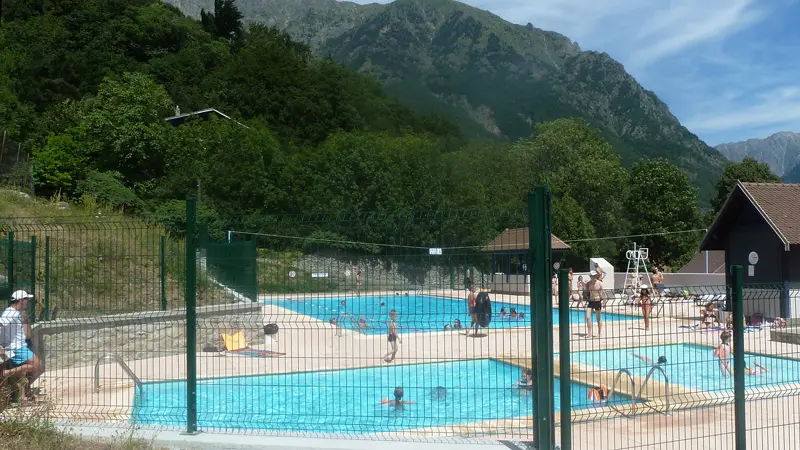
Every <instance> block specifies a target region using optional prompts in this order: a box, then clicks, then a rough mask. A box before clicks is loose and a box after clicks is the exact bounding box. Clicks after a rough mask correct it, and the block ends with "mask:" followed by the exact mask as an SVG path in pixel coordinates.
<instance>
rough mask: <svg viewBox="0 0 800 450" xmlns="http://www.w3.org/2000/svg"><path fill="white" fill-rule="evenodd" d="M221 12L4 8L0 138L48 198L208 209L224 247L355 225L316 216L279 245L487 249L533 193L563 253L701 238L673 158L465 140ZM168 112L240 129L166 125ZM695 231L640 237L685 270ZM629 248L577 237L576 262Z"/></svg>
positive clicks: (121, 3)
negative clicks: (343, 216)
mask: <svg viewBox="0 0 800 450" xmlns="http://www.w3.org/2000/svg"><path fill="white" fill-rule="evenodd" d="M223 3H225V4H226V5H227V7H226V8H227V9H225V10H217V11H207V12H204V14H203V17H202V20H201V21H198V20H194V19H191V18H186V17H184V16H183V15H182V13H181V12H180V11H178V10H177V9H176V8H174V7H171V6H168V5H165V4H163V3H161V2H159V1H156V0H137V1H130V0H128V1H125V0H58V1H56V0H28V1H19V0H16V1H6V2H4V3H3V8H4V11H3V17H4V20H3V24H2V28H0V45H2V48H3V49H4V51H3V54H2V56H1V57H0V58H2V60H1V61H0V62H1V63H2V66H0V99H2V103H1V105H2V106H0V129H3V130H6V131H7V132H8V133H10V134H11V135H12V136H13V137H14V139H15V140H18V141H20V142H22V143H23V145H24V146H25V147H26V148H27V149H29V151H31V152H32V155H33V159H34V175H35V179H36V188H37V194H39V195H45V196H51V195H54V194H57V195H61V196H63V197H66V198H70V199H74V200H76V201H80V200H81V199H82V198H92V199H93V200H94V199H96V200H98V201H101V202H104V203H106V204H108V205H111V206H114V207H116V208H119V209H123V210H124V211H125V212H126V213H128V214H135V215H142V216H148V217H153V218H156V219H159V220H163V221H165V222H167V223H171V224H172V225H177V226H176V227H175V228H174V229H175V230H178V229H179V228H180V223H181V221H182V220H184V208H185V203H184V202H185V198H186V196H187V195H197V196H198V197H199V199H200V205H201V210H200V214H201V216H202V217H203V220H204V221H206V222H207V223H208V224H209V226H210V231H211V232H212V233H214V234H216V235H217V236H220V237H221V235H222V233H223V232H224V230H228V229H246V230H252V231H265V230H271V231H275V230H276V225H275V224H276V223H277V222H276V219H275V217H276V216H275V215H283V217H286V216H287V215H296V214H301V213H304V214H305V213H325V214H330V213H348V214H350V215H349V216H348V217H355V218H356V219H352V220H351V221H350V222H348V223H347V224H346V226H345V225H342V224H339V225H338V226H332V225H331V223H330V222H326V220H325V219H324V217H330V216H324V215H321V216H319V217H323V219H315V220H313V221H311V220H310V221H308V222H307V223H306V224H305V225H304V227H303V228H302V229H301V228H293V229H291V230H281V231H283V232H287V233H289V232H291V233H296V234H303V235H309V234H312V233H317V234H320V233H322V235H324V236H326V237H328V238H329V239H330V240H336V239H339V238H341V239H342V240H347V239H350V240H361V239H366V238H368V240H369V242H386V243H389V242H400V241H402V242H403V243H405V244H407V245H412V244H413V245H418V246H423V247H424V246H436V245H443V243H444V245H451V246H458V245H461V246H469V245H482V244H485V243H486V242H488V240H489V239H491V238H492V237H494V235H495V234H496V233H498V232H500V231H502V230H503V229H504V228H506V227H512V226H519V225H520V224H523V225H524V223H525V220H524V218H525V216H526V214H525V204H526V201H527V192H529V191H530V189H531V188H532V187H533V186H534V185H536V184H538V183H547V184H548V185H549V186H550V187H551V188H552V190H553V192H554V194H555V195H554V203H553V211H554V217H553V223H554V232H555V233H556V234H557V235H559V236H560V237H562V238H563V239H581V240H585V239H591V238H594V237H597V236H619V235H624V234H626V233H628V232H631V231H633V232H640V231H642V230H644V231H656V232H658V231H665V230H676V229H693V228H697V227H698V226H699V222H698V221H699V217H700V215H699V213H698V208H697V205H698V201H697V195H698V193H697V189H695V188H693V187H692V186H691V185H690V183H689V179H688V177H687V176H686V174H684V173H682V172H681V171H680V170H679V169H678V168H677V167H675V166H674V165H672V164H670V163H669V162H668V161H666V160H663V159H654V160H648V159H645V160H642V161H640V162H639V163H638V164H637V165H636V166H634V168H633V169H632V172H631V173H630V174H629V173H628V172H627V171H626V169H624V168H623V165H622V160H621V158H620V156H619V153H618V152H617V151H615V149H614V148H613V147H612V146H611V145H610V144H609V143H608V142H606V141H605V139H604V135H603V133H602V132H601V131H600V130H598V129H595V128H592V127H591V126H590V125H589V124H588V123H587V122H585V121H583V120H581V119H578V120H572V119H558V120H555V121H551V122H544V123H539V124H535V126H534V125H532V126H531V130H530V133H529V134H530V136H531V137H530V138H526V139H519V140H516V141H514V142H512V143H497V142H494V143H490V142H484V141H479V140H468V139H467V138H465V137H464V136H462V135H461V133H460V131H459V127H458V126H457V125H456V124H454V123H452V122H450V121H448V120H446V119H444V118H442V117H441V116H437V115H432V114H429V115H420V114H416V113H414V112H412V111H411V110H410V109H408V108H407V107H405V106H403V104H401V103H400V101H398V100H397V99H395V98H393V97H391V96H389V95H387V94H386V93H384V91H383V90H382V88H381V85H380V83H379V82H378V81H377V80H376V79H375V78H372V77H369V76H365V75H361V74H358V73H356V72H354V71H352V70H350V69H347V68H345V67H343V66H341V65H339V64H336V63H335V62H333V61H332V60H330V59H320V58H317V57H314V56H312V54H311V51H310V49H309V47H308V46H306V44H303V43H299V42H296V41H294V40H292V39H291V38H290V37H289V36H288V35H287V34H285V33H284V32H282V31H279V30H276V29H273V28H267V27H265V26H261V25H252V26H249V27H244V26H243V24H242V21H241V15H240V14H239V13H238V11H237V10H236V8H235V7H233V5H235V4H234V3H233V2H223ZM405 100H408V99H406V98H401V101H405ZM176 108H180V111H182V112H189V111H194V110H199V109H202V108H216V109H218V110H220V111H222V112H223V113H225V114H227V115H229V116H231V117H232V118H234V119H235V120H226V119H224V118H217V119H211V120H208V121H203V120H194V121H190V122H188V123H185V124H183V125H181V126H173V125H172V124H171V123H170V122H168V121H166V120H165V118H167V117H169V116H172V115H174V114H175V112H176ZM654 195H657V196H658V198H653V196H654ZM659 199H682V200H681V201H680V202H678V201H670V202H664V201H660V200H659ZM499 210H503V211H505V212H504V213H502V214H500V213H498V211H499ZM414 211H417V212H419V211H425V212H426V214H424V215H423V216H424V217H425V219H424V220H421V219H420V220H418V219H415V217H423V216H420V215H415V214H418V213H414ZM453 211H460V213H458V214H454V213H453ZM508 211H512V212H513V213H508ZM357 214H366V215H368V216H369V217H370V218H371V219H370V220H369V221H365V220H360V219H357V218H358V217H365V216H358V215H357ZM376 218H377V219H376ZM287 223H288V222H287ZM697 237H699V236H693V235H665V236H656V237H653V238H650V239H649V241H648V242H646V243H647V244H648V245H650V246H651V248H653V250H651V254H653V255H654V258H655V260H656V262H658V263H660V264H672V265H677V264H679V263H680V262H681V261H683V260H685V259H686V257H687V256H690V255H691V253H692V251H693V250H694V248H693V244H694V242H695V241H696V239H697ZM640 243H641V242H640ZM627 245H628V242H626V241H625V240H603V241H581V242H576V243H574V245H573V247H574V251H573V253H572V254H571V255H570V258H571V259H572V260H573V261H581V262H584V263H585V261H586V257H587V256H588V255H590V254H592V255H596V254H597V252H602V253H603V254H605V255H619V251H618V250H620V249H624V248H625V246H627ZM360 250H361V251H369V252H381V251H385V250H384V249H382V248H373V247H369V246H366V247H363V248H361V249H360ZM658 255H662V256H658ZM612 257H614V256H612Z"/></svg>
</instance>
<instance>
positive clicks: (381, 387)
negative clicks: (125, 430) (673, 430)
mask: <svg viewBox="0 0 800 450" xmlns="http://www.w3.org/2000/svg"><path fill="white" fill-rule="evenodd" d="M519 376H520V369H519V368H518V367H514V366H512V365H510V364H505V363H501V362H498V361H494V360H491V359H480V360H471V361H456V362H445V363H430V364H415V365H398V366H383V367H375V368H365V369H348V370H335V371H327V372H305V373H292V374H278V375H260V376H251V377H236V378H219V379H209V380H200V381H198V385H197V395H198V408H197V409H198V426H199V427H201V428H241V429H261V430H273V431H284V432H318V433H349V434H358V433H376V432H385V431H399V430H407V429H414V428H421V427H433V426H445V425H456V424H461V423H470V422H479V421H484V420H491V419H503V418H512V417H525V416H530V415H531V414H532V413H533V406H532V403H533V402H532V398H531V392H530V391H527V390H524V389H516V388H511V387H510V386H512V385H513V383H514V382H515V381H516V380H518V379H519ZM395 386H403V388H404V391H405V396H404V400H408V401H413V402H415V404H414V405H407V406H404V407H402V408H394V407H389V406H386V405H382V404H381V399H383V398H387V397H390V396H391V395H392V392H393V390H394V387H395ZM437 386H443V387H445V389H446V396H445V397H444V398H434V395H433V394H434V391H435V388H436V387H437ZM559 389H560V387H559V382H558V379H556V383H555V406H556V410H558V408H559V402H560V395H559ZM143 392H144V395H143V397H142V396H140V395H139V394H138V393H137V394H136V398H135V400H134V410H133V414H132V421H133V422H134V423H137V424H143V425H162V426H185V424H186V411H185V404H186V383H185V382H164V383H145V384H144V386H143ZM571 392H572V404H573V408H574V409H585V408H588V407H591V406H592V405H591V404H590V402H589V401H588V399H587V396H588V394H587V387H586V386H584V385H580V384H573V385H572V387H571ZM617 398H619V399H620V400H619V401H620V403H623V402H625V399H624V398H622V397H617ZM628 401H629V400H628Z"/></svg>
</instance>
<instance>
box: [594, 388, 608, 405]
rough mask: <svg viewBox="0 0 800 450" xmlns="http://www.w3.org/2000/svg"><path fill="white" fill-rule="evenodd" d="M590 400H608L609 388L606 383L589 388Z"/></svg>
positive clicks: (600, 401)
mask: <svg viewBox="0 0 800 450" xmlns="http://www.w3.org/2000/svg"><path fill="white" fill-rule="evenodd" d="M589 400H590V401H592V403H602V402H605V401H607V400H608V388H607V387H605V385H602V384H601V385H600V386H595V387H592V388H589Z"/></svg>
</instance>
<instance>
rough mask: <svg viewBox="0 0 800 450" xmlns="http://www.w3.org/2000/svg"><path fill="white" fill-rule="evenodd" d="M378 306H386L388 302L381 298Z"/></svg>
mask: <svg viewBox="0 0 800 450" xmlns="http://www.w3.org/2000/svg"><path fill="white" fill-rule="evenodd" d="M378 306H386V303H384V302H383V300H381V302H380V303H378Z"/></svg>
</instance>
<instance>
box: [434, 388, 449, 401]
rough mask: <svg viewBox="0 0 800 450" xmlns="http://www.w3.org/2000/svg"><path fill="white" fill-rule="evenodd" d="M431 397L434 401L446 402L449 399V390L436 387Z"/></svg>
mask: <svg viewBox="0 0 800 450" xmlns="http://www.w3.org/2000/svg"><path fill="white" fill-rule="evenodd" d="M431 396H432V397H433V399H434V400H444V399H446V398H447V389H445V387H444V386H436V387H435V388H434V389H433V393H432V394H431Z"/></svg>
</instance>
